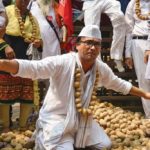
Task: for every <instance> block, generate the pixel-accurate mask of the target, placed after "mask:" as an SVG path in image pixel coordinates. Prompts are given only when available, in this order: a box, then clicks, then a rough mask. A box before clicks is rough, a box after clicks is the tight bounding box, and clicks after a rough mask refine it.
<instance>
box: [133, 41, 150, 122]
mask: <svg viewBox="0 0 150 150" xmlns="http://www.w3.org/2000/svg"><path fill="white" fill-rule="evenodd" d="M148 42H149V41H148V40H132V56H133V61H134V67H135V72H136V75H137V79H138V85H139V87H140V88H142V89H144V90H145V91H147V92H150V80H147V79H145V71H146V64H145V63H144V52H145V50H147V49H149V47H148V45H149V43H148ZM141 99H142V104H143V109H144V112H145V117H146V118H147V119H150V101H148V100H147V99H145V98H141Z"/></svg>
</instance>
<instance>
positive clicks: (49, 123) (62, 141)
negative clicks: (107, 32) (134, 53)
mask: <svg viewBox="0 0 150 150" xmlns="http://www.w3.org/2000/svg"><path fill="white" fill-rule="evenodd" d="M76 49H77V50H78V53H73V52H72V53H68V54H64V55H61V56H60V55H57V56H52V57H47V58H45V59H42V60H39V61H27V60H6V59H4V60H0V70H1V71H5V72H9V73H12V74H14V75H16V76H21V77H26V78H32V79H39V78H42V79H46V78H50V81H51V84H50V87H49V90H48V92H47V95H46V97H45V100H44V103H43V105H42V108H41V110H40V112H39V118H38V120H37V123H36V131H35V134H34V138H35V144H36V145H35V150H73V149H74V148H73V145H74V146H75V147H77V148H84V147H87V146H89V147H92V148H94V149H97V150H102V149H110V147H111V141H110V139H109V138H108V136H107V135H106V133H105V132H104V130H103V128H101V127H100V126H99V125H98V123H96V121H94V119H93V118H92V114H86V115H84V114H83V113H82V112H81V111H79V110H78V108H77V106H76V104H75V102H77V101H76V99H75V93H76V89H75V87H74V85H75V81H74V80H75V79H74V78H75V75H77V74H75V72H76V71H77V70H76V69H75V68H76V67H78V69H79V70H80V71H81V74H80V80H79V81H78V83H79V84H80V90H81V92H80V94H81V95H80V100H81V101H80V102H81V109H82V110H84V109H86V108H88V106H89V103H90V101H91V96H92V93H93V90H94V89H95V86H94V83H95V82H96V79H97V77H96V76H97V75H98V74H99V83H100V85H101V86H105V87H106V88H110V89H113V90H116V91H118V92H122V93H123V94H128V93H129V94H132V95H137V96H142V97H145V98H147V99H149V100H150V92H145V91H143V90H142V89H139V88H137V87H134V86H132V85H131V83H129V82H127V81H124V80H122V79H120V78H118V77H117V76H116V75H114V73H113V72H112V70H111V69H110V68H109V67H108V66H107V64H105V63H104V62H102V61H101V60H100V59H98V58H97V57H98V56H99V52H100V49H101V33H100V31H99V27H98V26H96V25H88V26H86V27H84V28H83V29H82V31H81V32H80V34H79V37H78V40H77V43H76ZM97 81H98V80H97ZM76 108H77V109H76Z"/></svg>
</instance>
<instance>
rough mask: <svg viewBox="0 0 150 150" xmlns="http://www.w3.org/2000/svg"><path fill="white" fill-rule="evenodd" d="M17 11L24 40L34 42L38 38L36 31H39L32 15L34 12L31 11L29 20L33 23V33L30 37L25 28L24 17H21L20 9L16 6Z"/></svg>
mask: <svg viewBox="0 0 150 150" xmlns="http://www.w3.org/2000/svg"><path fill="white" fill-rule="evenodd" d="M15 12H16V16H17V19H18V23H19V27H20V33H21V36H22V37H23V38H24V41H25V42H27V43H32V42H34V40H36V39H37V38H36V33H37V25H36V23H35V21H34V18H33V16H32V14H31V13H30V12H29V20H30V22H31V24H32V35H31V36H30V37H28V36H27V35H26V33H25V28H24V24H25V23H24V22H23V19H22V17H21V14H20V10H19V9H18V8H17V7H15Z"/></svg>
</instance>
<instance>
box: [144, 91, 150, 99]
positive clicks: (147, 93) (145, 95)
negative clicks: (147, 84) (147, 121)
mask: <svg viewBox="0 0 150 150" xmlns="http://www.w3.org/2000/svg"><path fill="white" fill-rule="evenodd" d="M143 97H144V98H145V99H149V100H150V93H149V92H146V93H145V94H144V96H143Z"/></svg>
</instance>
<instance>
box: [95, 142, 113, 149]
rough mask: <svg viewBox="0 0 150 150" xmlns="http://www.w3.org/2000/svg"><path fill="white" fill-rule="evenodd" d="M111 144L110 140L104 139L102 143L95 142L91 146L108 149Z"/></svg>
mask: <svg viewBox="0 0 150 150" xmlns="http://www.w3.org/2000/svg"><path fill="white" fill-rule="evenodd" d="M111 146H112V142H111V141H110V140H107V141H106V140H105V141H103V142H102V143H99V144H96V145H94V146H93V147H94V148H95V149H96V150H101V149H103V148H105V149H107V150H110V149H111Z"/></svg>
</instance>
